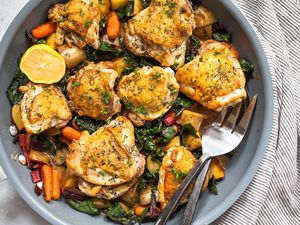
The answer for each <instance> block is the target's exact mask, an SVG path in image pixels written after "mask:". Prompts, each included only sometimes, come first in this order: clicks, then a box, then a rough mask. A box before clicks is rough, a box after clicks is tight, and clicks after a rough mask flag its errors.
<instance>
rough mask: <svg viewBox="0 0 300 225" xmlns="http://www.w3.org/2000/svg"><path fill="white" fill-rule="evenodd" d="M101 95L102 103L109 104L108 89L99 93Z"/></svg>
mask: <svg viewBox="0 0 300 225" xmlns="http://www.w3.org/2000/svg"><path fill="white" fill-rule="evenodd" d="M101 96H102V102H103V103H104V104H109V103H110V100H111V97H110V94H109V92H108V91H103V92H102V93H101Z"/></svg>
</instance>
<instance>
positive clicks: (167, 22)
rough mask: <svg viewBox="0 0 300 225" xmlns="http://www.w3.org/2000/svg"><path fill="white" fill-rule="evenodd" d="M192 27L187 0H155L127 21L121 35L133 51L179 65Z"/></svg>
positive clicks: (191, 13) (181, 62)
mask: <svg viewBox="0 0 300 225" xmlns="http://www.w3.org/2000/svg"><path fill="white" fill-rule="evenodd" d="M194 28H195V21H194V15H193V11H192V8H191V6H190V3H189V2H188V1H187V0H156V1H152V2H151V4H150V6H149V7H148V8H146V9H144V10H143V11H142V12H140V13H139V14H137V15H136V16H135V17H133V18H132V19H131V20H129V21H128V23H127V24H126V25H125V28H124V30H123V38H124V42H125V45H126V47H127V48H128V49H129V50H130V51H131V52H132V53H133V54H136V55H139V56H150V57H153V58H154V59H156V60H157V61H159V62H160V63H161V65H162V66H172V65H173V64H177V66H181V65H183V64H184V57H185V52H186V41H187V39H188V38H189V36H190V35H192V32H193V29H194Z"/></svg>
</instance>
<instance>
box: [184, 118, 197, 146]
mask: <svg viewBox="0 0 300 225" xmlns="http://www.w3.org/2000/svg"><path fill="white" fill-rule="evenodd" d="M188 135H192V136H194V137H199V136H198V135H197V133H196V130H195V128H194V127H193V126H192V125H191V124H190V123H188V124H185V125H183V126H182V128H181V131H180V138H181V143H182V145H183V146H186V138H187V136H188Z"/></svg>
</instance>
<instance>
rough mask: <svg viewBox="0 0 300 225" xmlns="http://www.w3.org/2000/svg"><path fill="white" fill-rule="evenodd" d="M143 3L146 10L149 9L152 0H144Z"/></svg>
mask: <svg viewBox="0 0 300 225" xmlns="http://www.w3.org/2000/svg"><path fill="white" fill-rule="evenodd" d="M142 2H143V6H144V9H145V8H147V7H149V5H150V3H151V0H142Z"/></svg>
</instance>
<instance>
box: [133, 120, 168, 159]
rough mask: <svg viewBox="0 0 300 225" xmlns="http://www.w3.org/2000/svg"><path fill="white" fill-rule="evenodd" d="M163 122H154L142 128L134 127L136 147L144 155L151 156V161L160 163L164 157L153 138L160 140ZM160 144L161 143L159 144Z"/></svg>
mask: <svg viewBox="0 0 300 225" xmlns="http://www.w3.org/2000/svg"><path fill="white" fill-rule="evenodd" d="M162 130H163V121H162V120H156V121H153V122H148V123H146V124H145V125H144V126H143V127H135V136H136V140H137V147H138V149H139V150H140V151H143V152H144V153H145V154H146V155H149V154H151V155H152V160H157V161H161V159H162V158H163V156H164V152H163V151H162V147H161V146H160V145H159V143H156V142H155V141H154V140H155V138H159V137H160V138H162V134H161V132H162ZM160 144H162V143H160Z"/></svg>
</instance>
